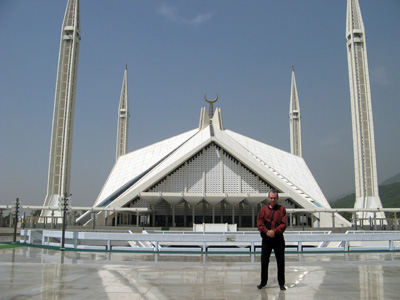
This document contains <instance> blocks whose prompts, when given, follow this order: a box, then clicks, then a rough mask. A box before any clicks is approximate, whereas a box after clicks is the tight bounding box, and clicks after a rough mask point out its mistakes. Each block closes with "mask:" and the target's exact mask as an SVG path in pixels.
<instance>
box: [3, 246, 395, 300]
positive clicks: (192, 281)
mask: <svg viewBox="0 0 400 300" xmlns="http://www.w3.org/2000/svg"><path fill="white" fill-rule="evenodd" d="M259 265H260V256H259V255H258V254H256V255H247V254H246V255H219V254H210V255H203V254H190V255H186V254H178V255H175V254H150V253H144V254H137V253H97V252H75V251H56V250H49V249H40V248H29V247H21V248H10V249H2V250H0V286H1V299H17V298H21V299H22V298H35V299H118V300H121V299H124V298H127V299H217V300H218V299H285V298H288V299H293V298H294V297H295V298H296V299H300V300H301V299H321V298H329V299H397V298H398V295H399V294H400V285H399V284H398V282H399V281H400V253H398V252H392V253H358V254H357V253H350V254H348V253H347V254H344V253H342V254H339V253H337V254H288V255H286V285H287V287H288V289H287V291H285V292H282V291H280V290H279V286H278V284H277V280H276V264H275V261H274V259H273V258H271V264H270V282H268V284H267V288H264V289H262V290H258V289H257V288H256V285H257V284H258V283H259V275H260V269H259V267H260V266H259Z"/></svg>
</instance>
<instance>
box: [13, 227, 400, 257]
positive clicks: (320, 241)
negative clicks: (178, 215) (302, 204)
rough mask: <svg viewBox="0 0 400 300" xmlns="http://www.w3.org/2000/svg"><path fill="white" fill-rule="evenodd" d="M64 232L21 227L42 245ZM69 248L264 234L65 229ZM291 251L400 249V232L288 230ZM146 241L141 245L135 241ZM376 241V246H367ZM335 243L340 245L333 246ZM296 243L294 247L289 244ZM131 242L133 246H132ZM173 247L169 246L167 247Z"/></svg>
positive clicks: (162, 247) (187, 244) (152, 246)
mask: <svg viewBox="0 0 400 300" xmlns="http://www.w3.org/2000/svg"><path fill="white" fill-rule="evenodd" d="M355 233H356V234H355ZM61 235H62V232H61V231H58V230H32V229H29V230H21V237H22V240H21V241H20V242H21V243H26V244H40V245H43V246H58V247H60V246H61ZM65 239H66V242H65V248H73V249H96V250H105V251H110V250H129V251H153V252H161V251H162V252H165V251H171V252H179V251H199V252H248V253H253V252H260V246H261V237H260V235H259V233H258V232H256V231H236V232H219V233H218V232H192V231H190V232H189V231H172V232H171V231H168V232H162V231H160V232H157V231H153V232H150V233H147V232H146V234H141V233H132V232H130V231H125V232H112V231H107V232H102V231H86V232H85V231H73V230H67V231H66V232H65ZM285 241H286V243H287V251H296V252H307V251H321V252H323V251H325V252H326V251H344V252H348V251H357V250H360V251H368V250H383V251H396V250H400V231H379V232H376V231H374V232H371V231H364V232H348V233H346V234H338V233H331V232H329V231H327V232H320V231H315V232H305V231H300V232H293V231H289V232H287V233H285ZM133 242H136V244H137V245H139V244H140V242H141V243H142V245H146V246H141V247H139V246H138V247H132V244H135V243H133ZM365 242H373V245H372V246H367V247H365V246H363V243H365ZM331 243H334V244H335V245H336V246H334V247H329V245H330V244H331ZM288 244H292V246H288ZM129 245H131V246H129ZM166 246H169V247H166Z"/></svg>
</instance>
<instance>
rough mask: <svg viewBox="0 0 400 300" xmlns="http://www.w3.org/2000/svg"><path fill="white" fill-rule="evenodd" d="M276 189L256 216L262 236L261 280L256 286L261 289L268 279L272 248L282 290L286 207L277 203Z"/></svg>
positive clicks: (283, 282)
mask: <svg viewBox="0 0 400 300" xmlns="http://www.w3.org/2000/svg"><path fill="white" fill-rule="evenodd" d="M278 199H279V196H278V191H277V190H275V189H272V190H270V191H269V193H268V201H269V204H268V205H266V206H264V207H262V208H261V210H260V212H259V213H258V216H257V227H258V231H260V234H261V237H262V252H261V282H260V284H259V285H258V286H257V288H258V289H262V288H263V287H264V286H266V284H267V281H268V265H269V257H270V256H271V252H272V249H274V252H275V257H276V263H277V265H278V283H279V287H280V289H281V290H282V291H284V290H286V287H285V240H284V238H283V233H284V232H285V229H286V209H285V207H283V206H282V205H279V204H277V202H278Z"/></svg>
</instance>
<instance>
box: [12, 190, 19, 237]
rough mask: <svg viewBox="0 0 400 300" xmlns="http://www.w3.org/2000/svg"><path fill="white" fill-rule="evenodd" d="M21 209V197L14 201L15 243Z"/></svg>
mask: <svg viewBox="0 0 400 300" xmlns="http://www.w3.org/2000/svg"><path fill="white" fill-rule="evenodd" d="M19 209H20V203H19V198H17V200H15V203H14V238H13V244H15V243H16V242H17V225H18V213H19Z"/></svg>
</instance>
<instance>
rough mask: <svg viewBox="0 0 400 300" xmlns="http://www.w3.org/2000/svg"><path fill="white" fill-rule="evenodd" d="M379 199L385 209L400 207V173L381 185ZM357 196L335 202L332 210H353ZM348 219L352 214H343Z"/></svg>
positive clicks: (353, 195)
mask: <svg viewBox="0 0 400 300" xmlns="http://www.w3.org/2000/svg"><path fill="white" fill-rule="evenodd" d="M379 197H380V198H381V202H382V206H383V207H384V208H385V207H386V208H389V207H390V208H399V207H400V173H399V174H397V175H395V176H393V177H391V178H389V179H387V180H385V181H384V182H383V183H382V184H381V185H379ZM355 200H356V195H355V194H354V193H353V194H350V195H347V196H345V197H343V198H340V199H337V200H334V201H332V202H331V203H330V205H331V207H332V208H353V207H354V202H355ZM341 215H343V217H345V218H346V219H348V220H350V219H351V217H352V216H351V214H350V213H343V214H341Z"/></svg>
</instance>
